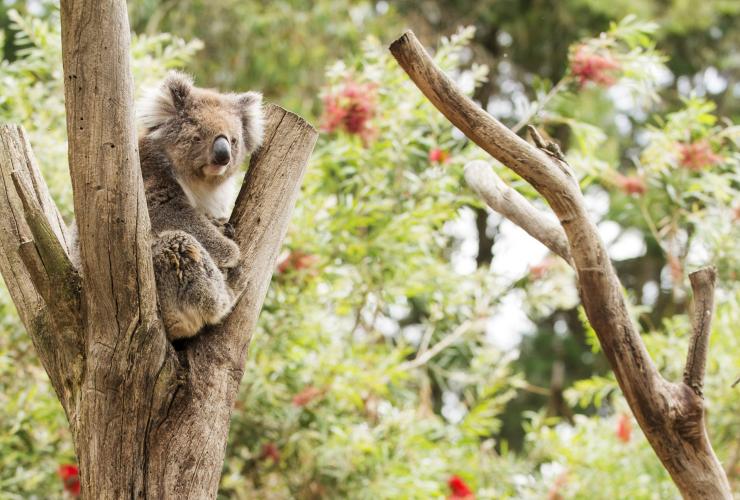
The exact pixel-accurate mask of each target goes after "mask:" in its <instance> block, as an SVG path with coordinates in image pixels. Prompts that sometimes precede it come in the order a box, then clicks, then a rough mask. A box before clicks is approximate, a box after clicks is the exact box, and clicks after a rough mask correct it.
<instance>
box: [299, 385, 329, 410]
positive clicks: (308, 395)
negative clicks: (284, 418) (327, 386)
mask: <svg viewBox="0 0 740 500" xmlns="http://www.w3.org/2000/svg"><path fill="white" fill-rule="evenodd" d="M323 392H324V391H322V390H321V389H319V388H318V387H314V386H312V385H309V386H307V387H305V388H304V389H303V390H301V391H300V392H299V393H298V394H296V395H295V396H293V406H298V407H302V406H306V405H307V404H308V403H310V402H311V401H313V400H314V399H316V398H318V397H319V396H321V395H322V394H323Z"/></svg>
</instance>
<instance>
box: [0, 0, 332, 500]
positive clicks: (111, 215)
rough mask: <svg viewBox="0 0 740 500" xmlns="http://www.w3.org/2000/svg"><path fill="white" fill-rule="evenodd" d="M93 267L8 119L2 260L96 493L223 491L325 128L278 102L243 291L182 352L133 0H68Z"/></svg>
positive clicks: (67, 72)
mask: <svg viewBox="0 0 740 500" xmlns="http://www.w3.org/2000/svg"><path fill="white" fill-rule="evenodd" d="M61 14H62V48H63V60H64V79H65V105H66V109H67V132H68V137H69V166H70V172H71V176H72V184H73V190H74V201H75V216H76V220H77V225H78V228H79V240H80V256H81V265H80V268H79V269H76V268H75V266H74V265H73V264H72V261H71V259H70V257H69V247H68V244H67V234H66V230H65V227H64V224H63V222H62V219H61V216H60V215H59V213H58V211H57V209H56V206H55V205H54V203H53V201H52V200H51V198H50V196H49V193H48V190H47V189H46V185H45V184H44V181H43V178H42V176H41V174H40V172H39V169H38V166H37V165H36V162H35V159H34V158H33V154H32V152H31V149H30V146H29V145H28V141H27V139H26V136H25V134H24V132H23V130H22V129H21V128H20V127H17V126H12V125H4V126H2V127H0V181H1V182H2V188H3V189H2V190H0V213H1V214H2V217H0V249H1V250H2V252H1V253H2V255H0V271H1V272H2V275H3V278H4V279H5V282H6V284H7V286H8V289H9V291H10V294H11V297H12V299H13V301H14V303H15V305H16V308H17V309H18V312H19V315H20V317H21V320H22V322H23V323H24V325H25V326H26V329H27V330H28V333H29V335H30V336H31V339H32V341H33V343H34V346H35V347H36V350H37V351H38V354H39V358H40V359H41V362H42V364H43V365H44V368H45V369H46V371H47V373H48V375H49V378H50V379H51V382H52V385H53V387H54V389H55V391H56V393H57V395H58V396H59V399H60V401H61V403H62V406H63V408H64V410H65V412H66V414H67V418H68V420H69V423H70V428H71V430H72V436H73V439H74V444H75V449H76V452H77V456H78V459H79V465H80V479H81V483H82V495H83V497H85V498H96V499H97V498H122V497H129V498H215V497H216V493H217V491H218V483H219V478H220V476H221V469H222V465H223V459H224V453H225V446H226V438H227V434H228V428H229V419H230V416H231V410H232V408H233V404H234V400H235V398H236V395H237V391H238V388H239V382H240V380H241V375H242V373H243V370H244V363H245V360H246V354H247V347H248V345H249V341H250V338H251V334H252V331H253V329H254V326H255V324H256V321H257V318H258V316H259V311H260V309H261V307H262V303H263V301H264V297H265V294H266V292H267V288H268V286H269V283H270V278H271V276H272V272H273V268H274V262H275V258H276V256H277V254H278V252H279V249H280V245H281V243H282V240H283V238H284V236H285V232H286V230H287V227H288V222H289V220H290V214H291V212H292V210H293V207H294V205H295V202H296V199H297V197H298V193H299V189H300V184H301V181H302V178H303V174H304V172H305V168H306V165H307V163H308V159H309V157H310V154H311V151H312V150H313V147H314V145H315V142H316V138H317V135H318V134H317V132H316V131H315V130H314V129H313V127H311V126H310V125H309V124H307V123H306V122H305V121H304V120H303V119H301V118H300V117H298V116H296V115H294V114H292V113H289V112H287V111H285V110H283V109H282V108H279V107H277V106H268V107H267V109H266V111H265V112H266V128H265V137H266V139H265V143H264V145H263V147H262V148H261V149H260V150H259V151H257V152H256V153H255V154H253V155H252V159H251V163H250V168H249V171H248V173H247V175H246V177H245V181H244V184H243V186H242V189H241V192H240V194H239V198H238V200H237V202H236V206H235V209H234V212H233V215H232V217H231V222H232V224H233V225H234V226H235V231H236V235H235V241H236V242H237V244H238V245H239V246H240V248H241V251H242V263H241V264H240V266H241V267H239V270H240V272H239V273H238V274H237V275H235V276H234V278H233V279H232V285H233V286H234V287H235V291H236V292H237V296H238V297H239V298H238V301H237V305H236V306H235V308H234V310H233V311H232V313H231V314H230V315H229V316H228V317H227V319H226V320H224V321H223V322H222V323H221V324H220V325H218V326H216V327H212V328H210V329H208V330H207V331H206V332H203V333H201V334H200V335H199V336H197V337H195V338H193V339H191V340H188V341H185V342H183V344H182V345H181V346H178V347H179V349H178V350H177V351H176V350H175V349H174V347H173V346H172V344H170V343H169V342H168V341H167V339H166V335H165V332H164V329H163V327H162V322H161V320H160V318H159V316H158V310H157V304H156V289H155V282H154V273H153V267H152V258H151V253H150V252H151V251H150V243H151V240H150V225H149V216H148V212H147V207H146V202H145V198H144V189H143V183H142V178H141V172H140V168H139V159H138V150H137V140H136V129H135V123H134V113H133V109H134V108H133V80H132V77H131V72H130V68H129V62H128V61H129V26H128V19H127V13H126V3H125V2H124V1H123V0H66V1H65V0H62V2H61Z"/></svg>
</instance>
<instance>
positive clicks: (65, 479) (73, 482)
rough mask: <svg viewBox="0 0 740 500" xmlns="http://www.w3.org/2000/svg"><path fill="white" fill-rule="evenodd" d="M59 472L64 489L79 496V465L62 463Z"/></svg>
mask: <svg viewBox="0 0 740 500" xmlns="http://www.w3.org/2000/svg"><path fill="white" fill-rule="evenodd" d="M57 472H58V474H59V477H60V479H61V480H62V484H63V485H64V490H65V491H66V492H68V493H69V494H70V495H72V496H74V497H77V496H79V495H80V470H79V469H78V468H77V466H76V465H72V464H62V465H60V466H59V470H58V471H57Z"/></svg>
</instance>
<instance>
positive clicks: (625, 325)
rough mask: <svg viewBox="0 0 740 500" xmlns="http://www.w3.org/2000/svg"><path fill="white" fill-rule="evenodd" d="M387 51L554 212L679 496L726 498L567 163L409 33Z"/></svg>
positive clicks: (713, 460) (723, 478)
mask: <svg viewBox="0 0 740 500" xmlns="http://www.w3.org/2000/svg"><path fill="white" fill-rule="evenodd" d="M390 51H391V53H392V54H393V56H394V57H395V58H396V60H397V61H398V63H399V64H400V65H401V67H402V68H403V69H404V70H405V71H406V73H407V74H408V75H409V77H410V78H411V79H412V80H413V81H414V83H415V84H416V86H417V87H418V88H419V90H421V91H422V93H423V94H424V95H425V96H426V97H427V98H428V99H429V100H430V101H431V102H432V104H434V105H435V106H436V107H437V109H438V110H439V111H440V112H442V113H443V114H444V115H445V116H446V117H447V118H448V119H449V120H450V122H452V124H453V125H455V126H456V127H457V128H459V129H460V130H461V131H462V132H463V133H464V134H465V135H466V136H468V138H470V139H471V140H472V141H473V142H475V143H476V144H478V145H479V146H480V147H481V148H483V149H484V150H485V151H487V152H488V153H489V154H490V155H491V156H493V157H494V158H495V159H497V160H498V161H500V162H501V163H503V164H504V165H505V166H507V167H509V168H511V169H512V170H513V171H514V172H516V173H517V174H518V175H519V176H521V177H522V178H523V179H524V180H526V181H527V182H529V183H530V184H531V185H532V187H533V188H534V189H536V190H537V192H539V193H540V194H541V195H542V196H543V197H544V198H545V200H546V201H547V202H548V204H549V205H550V207H551V208H552V209H553V212H555V215H556V216H557V217H558V220H559V221H560V224H561V225H562V227H563V229H564V231H565V234H566V237H567V238H568V244H569V248H570V253H571V256H572V257H573V262H574V264H575V269H576V273H577V275H578V284H579V293H580V296H581V301H582V302H583V306H584V309H585V311H586V314H587V316H588V319H589V321H590V323H591V325H592V326H593V328H594V331H595V332H596V335H597V336H598V338H599V342H600V343H601V346H602V349H603V352H604V354H605V355H606V357H607V359H608V360H609V364H610V365H611V367H612V369H613V370H614V374H615V376H616V379H617V382H618V383H619V386H620V388H621V389H622V392H623V394H624V396H625V399H626V400H627V402H628V404H629V406H630V408H631V409H632V412H633V413H634V415H635V417H636V419H637V422H638V423H639V424H640V427H641V428H642V430H643V431H644V433H645V436H646V437H647V439H648V441H649V442H650V444H651V446H652V447H653V449H654V450H655V452H656V454H657V456H658V457H659V458H660V460H661V461H662V462H663V465H664V466H665V467H666V470H667V471H668V472H669V473H670V475H671V477H672V478H673V480H674V482H675V483H676V485H677V486H678V488H679V490H680V491H681V492H682V494H683V495H684V496H685V497H686V498H723V499H730V498H731V497H732V494H731V492H730V486H729V482H728V480H727V475H726V474H725V472H724V470H723V469H722V467H721V464H720V463H719V461H718V460H717V457H716V455H715V454H714V450H712V446H711V444H710V443H709V440H708V438H707V435H706V429H705V428H704V419H703V407H702V400H701V398H699V397H697V396H696V394H694V393H693V392H692V391H689V392H690V393H691V395H692V396H693V398H691V397H687V395H686V394H685V392H684V391H683V388H685V387H686V386H685V385H683V384H681V385H678V384H671V383H669V382H667V381H665V380H664V379H663V378H662V377H661V376H660V374H659V373H658V371H657V369H656V368H655V364H654V363H653V360H652V359H651V358H650V356H649V355H648V353H647V350H646V349H645V345H644V343H643V342H642V339H641V338H640V336H639V334H638V333H637V330H636V328H635V325H634V324H633V323H632V320H631V318H630V315H629V312H628V310H627V307H626V304H625V301H624V296H623V293H622V285H621V283H620V281H619V279H618V277H617V275H616V273H615V271H614V268H613V267H612V265H611V261H610V260H609V256H608V254H607V251H606V247H605V245H604V242H603V241H602V240H601V238H600V236H599V234H598V231H597V229H596V225H595V223H594V221H592V220H591V218H590V216H589V212H588V210H587V208H586V205H585V202H584V200H583V195H582V193H581V191H580V188H579V186H578V185H577V183H576V182H574V178H573V176H572V175H571V174H570V173H569V169H568V167H567V165H566V164H565V163H563V162H561V161H560V159H559V158H558V157H557V153H556V152H553V151H550V149H549V148H548V147H547V144H543V146H544V149H538V148H536V147H534V146H532V145H531V144H529V143H527V142H526V141H524V140H523V139H521V138H520V137H519V136H517V135H516V134H514V133H513V132H512V131H511V130H509V129H507V128H506V127H505V126H504V125H502V124H501V123H499V122H498V121H497V120H496V119H494V118H493V117H491V116H490V115H489V114H488V113H486V112H485V111H484V110H482V109H481V108H480V107H479V106H477V105H476V104H475V103H474V102H473V101H471V100H470V99H469V98H467V97H466V96H465V95H464V94H463V93H462V92H461V91H460V90H459V89H458V88H457V86H456V85H455V83H454V82H453V81H452V80H451V79H450V78H448V77H447V76H446V75H445V74H444V73H443V72H442V71H441V70H440V69H439V68H438V67H437V66H436V65H435V63H434V61H433V60H432V58H431V57H430V56H429V54H427V52H426V50H424V47H423V46H422V45H421V43H419V41H418V40H417V39H416V37H415V36H414V34H413V33H412V32H410V31H408V32H406V33H404V34H403V35H402V36H401V37H400V38H399V39H398V40H396V41H394V42H393V43H392V44H391V46H390ZM535 137H536V136H535ZM543 142H544V141H543ZM545 150H546V151H547V152H545ZM687 471H688V472H687Z"/></svg>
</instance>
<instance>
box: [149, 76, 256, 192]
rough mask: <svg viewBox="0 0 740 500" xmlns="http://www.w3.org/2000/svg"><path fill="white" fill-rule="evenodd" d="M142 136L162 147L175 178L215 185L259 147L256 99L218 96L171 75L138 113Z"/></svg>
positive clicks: (250, 95) (249, 94) (249, 95)
mask: <svg viewBox="0 0 740 500" xmlns="http://www.w3.org/2000/svg"><path fill="white" fill-rule="evenodd" d="M137 114H138V120H139V124H140V125H141V127H142V128H143V134H144V135H145V136H146V137H148V138H151V139H152V140H154V141H156V142H157V143H158V144H160V145H161V146H162V148H163V149H164V150H165V152H166V153H167V155H168V156H169V157H170V159H171V160H172V163H173V164H174V168H175V171H176V174H177V176H178V177H180V178H182V179H183V180H185V179H187V180H193V181H195V180H200V181H206V182H211V183H219V182H221V181H223V180H225V179H227V178H229V177H230V176H231V175H233V174H234V173H235V172H236V170H237V168H238V167H239V165H240V164H241V163H242V162H243V161H244V156H245V155H246V154H248V153H251V152H252V151H254V150H255V149H256V148H257V147H258V146H259V145H260V143H261V142H262V95H261V94H259V93H257V92H246V93H243V94H222V93H219V92H215V91H213V90H208V89H202V88H198V87H195V86H193V79H192V78H191V77H190V76H188V75H185V74H183V73H180V72H171V73H170V74H169V75H168V76H167V78H165V80H164V81H163V82H162V84H161V85H160V86H159V88H157V89H155V90H154V91H152V92H150V94H149V95H148V96H147V97H146V98H145V99H144V100H143V101H142V103H141V104H140V106H139V109H138V113H137Z"/></svg>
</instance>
